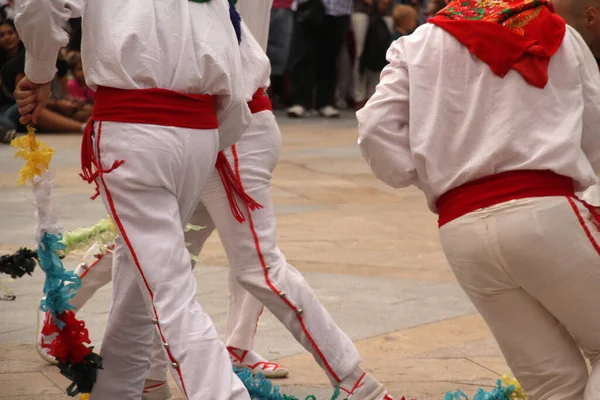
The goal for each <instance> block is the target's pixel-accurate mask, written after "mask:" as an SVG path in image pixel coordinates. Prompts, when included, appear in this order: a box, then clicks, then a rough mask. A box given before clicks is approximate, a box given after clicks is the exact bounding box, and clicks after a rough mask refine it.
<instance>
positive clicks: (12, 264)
mask: <svg viewBox="0 0 600 400" xmlns="http://www.w3.org/2000/svg"><path fill="white" fill-rule="evenodd" d="M37 259H38V254H37V252H36V251H34V250H30V249H26V248H24V247H23V248H20V249H19V250H18V251H17V252H16V253H14V254H7V255H4V256H1V257H0V273H2V274H7V275H10V277H11V278H13V279H16V278H20V277H22V276H24V275H25V274H27V275H31V273H32V272H33V270H34V269H35V264H36V261H37Z"/></svg>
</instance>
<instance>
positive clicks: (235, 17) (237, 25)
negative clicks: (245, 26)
mask: <svg viewBox="0 0 600 400" xmlns="http://www.w3.org/2000/svg"><path fill="white" fill-rule="evenodd" d="M229 18H230V19H231V24H232V25H233V29H234V30H235V35H236V36H237V40H238V44H239V43H241V42H242V17H240V14H239V13H238V12H237V10H236V9H235V1H234V0H229Z"/></svg>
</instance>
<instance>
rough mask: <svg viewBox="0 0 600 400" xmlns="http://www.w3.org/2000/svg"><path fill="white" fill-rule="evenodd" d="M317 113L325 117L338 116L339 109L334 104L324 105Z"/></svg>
mask: <svg viewBox="0 0 600 400" xmlns="http://www.w3.org/2000/svg"><path fill="white" fill-rule="evenodd" d="M319 114H321V116H322V117H325V118H338V117H339V116H340V111H339V110H338V109H337V108H335V107H334V106H325V107H323V108H321V109H320V110H319Z"/></svg>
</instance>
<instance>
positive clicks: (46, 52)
mask: <svg viewBox="0 0 600 400" xmlns="http://www.w3.org/2000/svg"><path fill="white" fill-rule="evenodd" d="M230 10H231V4H230V3H228V2H227V1H225V0H212V1H210V2H202V3H200V2H188V1H187V0H172V1H168V2H165V1H157V0H102V1H88V0H44V1H38V0H23V1H21V2H20V10H19V14H18V16H17V18H16V21H15V22H16V25H17V29H18V31H19V34H20V36H21V38H22V39H23V42H24V44H25V48H26V49H27V59H26V68H25V74H26V78H24V79H23V80H22V81H21V82H19V84H18V86H17V90H16V93H15V97H16V98H17V103H18V104H19V110H20V112H21V114H22V122H23V123H29V122H33V123H35V122H36V118H37V115H38V113H39V110H41V109H43V107H44V106H45V103H46V102H47V100H48V94H49V90H50V81H51V80H52V77H53V76H54V74H55V66H54V65H55V62H56V57H57V55H58V52H59V49H60V48H61V47H63V46H65V45H66V44H67V41H68V34H67V33H66V32H65V31H64V30H63V29H62V26H63V25H64V24H65V23H66V22H67V20H68V19H69V18H71V17H83V21H84V23H83V40H82V56H83V65H84V68H85V76H86V81H87V84H88V86H89V87H91V88H92V89H94V90H95V91H96V97H95V102H96V103H95V105H94V116H93V120H94V122H93V123H90V124H88V126H89V129H88V130H87V131H86V133H85V136H84V140H83V143H82V169H83V176H84V177H85V178H86V180H88V181H90V182H93V181H95V182H96V183H97V184H98V185H99V190H100V192H101V195H102V199H103V200H104V203H105V206H106V208H107V209H108V210H110V214H111V217H112V219H113V221H114V222H115V225H116V227H117V229H118V232H119V237H118V238H117V240H116V245H115V252H114V263H115V265H118V267H117V268H113V273H114V280H113V281H114V290H113V303H112V306H111V310H110V315H109V321H108V326H107V328H106V332H105V335H104V340H103V343H102V349H101V356H102V358H103V359H104V369H101V370H100V371H99V373H98V379H97V381H96V384H95V386H94V388H93V391H92V394H91V399H92V400H109V399H110V400H116V399H118V400H133V399H139V398H140V396H141V393H142V391H143V388H144V382H145V380H146V376H147V374H148V370H149V368H150V357H151V349H152V343H153V340H154V335H155V334H159V335H160V337H161V340H162V341H163V342H164V343H168V346H165V348H166V353H167V355H168V357H169V360H170V364H169V368H170V370H171V372H172V373H173V376H174V378H175V381H176V382H177V384H178V386H179V388H180V390H181V391H182V393H184V394H185V397H186V398H187V399H190V400H206V399H207V398H211V399H218V400H249V395H248V392H247V390H246V389H245V388H244V385H243V384H242V382H241V381H240V380H239V379H238V377H237V376H236V375H235V374H234V373H233V371H232V369H231V361H230V359H229V355H228V352H227V349H226V348H225V346H224V344H223V343H222V342H221V340H220V339H219V336H218V334H217V332H216V330H215V328H214V326H213V324H212V321H211V320H210V318H209V317H208V316H207V315H206V314H205V313H204V312H203V311H202V309H201V307H200V304H198V302H197V301H196V300H195V295H196V281H195V279H194V277H193V275H192V270H191V268H190V256H189V253H188V251H187V249H186V247H185V241H184V235H183V228H184V227H185V226H186V225H187V223H188V221H189V219H190V217H191V215H192V214H193V212H194V210H195V208H196V205H197V204H198V202H199V200H200V196H201V193H202V188H203V187H204V185H205V183H206V182H207V181H208V180H209V179H210V175H211V173H212V171H213V169H214V165H215V160H216V158H217V153H218V151H219V148H226V147H228V146H231V144H233V143H235V142H237V140H238V139H239V137H240V136H241V134H242V133H243V132H244V131H245V129H246V128H247V126H248V123H249V121H250V116H251V114H250V111H249V109H248V106H247V103H246V99H245V96H244V93H243V90H242V82H241V76H242V74H243V72H242V67H241V62H240V54H239V48H238V41H237V38H236V32H235V30H234V28H233V27H232V23H231V17H230ZM208 26H209V27H210V29H207V28H206V27H208ZM92 129H93V130H92ZM201 360H203V361H204V362H200V361H201ZM207 363H208V364H210V366H209V367H207V365H206V364H207Z"/></svg>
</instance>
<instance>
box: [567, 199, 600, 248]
mask: <svg viewBox="0 0 600 400" xmlns="http://www.w3.org/2000/svg"><path fill="white" fill-rule="evenodd" d="M567 200H569V203H570V204H571V207H572V208H573V212H574V213H575V216H576V217H577V219H578V220H579V223H580V224H581V227H582V228H583V230H584V231H585V234H586V236H587V238H588V239H589V241H590V243H591V244H592V246H594V249H596V252H597V253H598V254H599V255H600V246H599V245H598V242H596V239H594V236H593V235H592V232H591V231H590V228H588V226H587V224H586V223H585V220H584V219H583V216H582V215H581V213H580V212H579V208H577V204H576V203H575V201H574V200H573V199H572V198H571V197H567ZM586 207H587V206H586ZM588 208H589V207H588ZM590 212H591V210H590ZM594 214H596V213H592V215H593V216H594V217H596V215H594ZM598 222H599V223H600V221H598Z"/></svg>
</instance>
